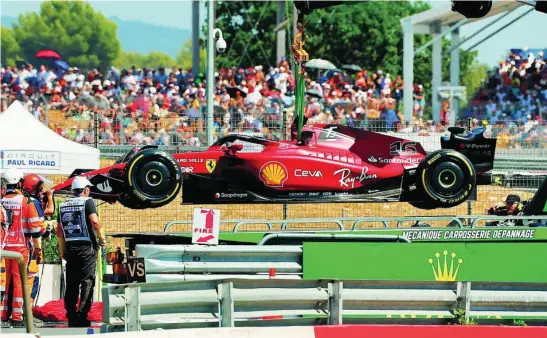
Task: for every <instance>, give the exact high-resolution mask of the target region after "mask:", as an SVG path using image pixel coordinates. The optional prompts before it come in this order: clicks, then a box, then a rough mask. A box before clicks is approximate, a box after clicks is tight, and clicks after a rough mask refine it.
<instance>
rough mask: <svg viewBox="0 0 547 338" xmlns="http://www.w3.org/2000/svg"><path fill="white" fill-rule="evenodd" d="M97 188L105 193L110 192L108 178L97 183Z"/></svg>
mask: <svg viewBox="0 0 547 338" xmlns="http://www.w3.org/2000/svg"><path fill="white" fill-rule="evenodd" d="M97 189H99V190H100V191H102V192H106V193H109V192H112V187H111V186H110V183H109V182H108V180H106V181H104V182H101V183H99V184H97Z"/></svg>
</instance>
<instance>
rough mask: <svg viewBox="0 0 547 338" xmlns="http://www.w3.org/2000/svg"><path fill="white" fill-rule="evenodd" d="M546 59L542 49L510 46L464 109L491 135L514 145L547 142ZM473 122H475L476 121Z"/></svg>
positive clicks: (534, 145) (535, 145)
mask: <svg viewBox="0 0 547 338" xmlns="http://www.w3.org/2000/svg"><path fill="white" fill-rule="evenodd" d="M546 61H547V58H546V57H545V51H543V50H537V51H531V50H526V49H524V50H521V49H512V50H511V52H510V53H509V56H508V57H507V59H506V60H504V61H500V63H499V67H498V68H496V69H495V70H494V71H493V72H492V74H491V76H490V77H489V78H488V80H487V81H486V82H485V83H484V85H483V87H482V88H481V90H479V91H478V93H477V95H476V96H475V97H474V99H473V100H472V101H471V102H470V105H469V106H468V107H467V108H466V109H467V112H465V114H466V115H467V116H473V117H474V118H476V119H478V120H481V121H482V123H483V124H485V125H487V127H488V131H489V133H490V134H491V135H492V136H495V137H498V138H499V141H501V142H502V144H508V145H509V146H514V147H538V146H540V145H541V144H542V143H543V144H544V143H545V142H546V141H547V66H546ZM475 122H476V123H477V122H478V121H475Z"/></svg>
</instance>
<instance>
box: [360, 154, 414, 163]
mask: <svg viewBox="0 0 547 338" xmlns="http://www.w3.org/2000/svg"><path fill="white" fill-rule="evenodd" d="M368 161H369V162H370V163H378V162H379V163H400V164H418V163H420V160H419V159H417V158H383V157H378V158H376V157H374V156H372V155H370V157H369V158H368Z"/></svg>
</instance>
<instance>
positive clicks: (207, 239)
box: [192, 209, 220, 245]
mask: <svg viewBox="0 0 547 338" xmlns="http://www.w3.org/2000/svg"><path fill="white" fill-rule="evenodd" d="M219 231H220V210H216V209H194V219H193V224H192V243H193V244H207V245H218V233H219Z"/></svg>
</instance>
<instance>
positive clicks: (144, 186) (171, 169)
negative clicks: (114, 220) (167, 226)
mask: <svg viewBox="0 0 547 338" xmlns="http://www.w3.org/2000/svg"><path fill="white" fill-rule="evenodd" d="M181 178H182V173H181V170H180V167H179V165H178V163H177V162H176V160H175V159H174V158H173V157H172V156H171V155H169V154H167V153H166V152H164V151H161V150H158V149H146V150H143V151H141V152H138V153H136V154H135V155H133V157H132V158H131V159H130V160H129V161H128V162H127V165H126V167H125V172H124V176H123V180H124V187H125V193H124V195H123V196H122V198H121V199H120V203H121V204H122V205H124V206H126V207H128V208H131V209H146V208H159V207H161V206H164V205H167V204H169V203H170V202H171V201H172V200H173V199H175V197H176V196H177V194H178V193H179V192H180V189H181V187H182V184H181Z"/></svg>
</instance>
